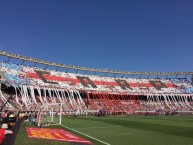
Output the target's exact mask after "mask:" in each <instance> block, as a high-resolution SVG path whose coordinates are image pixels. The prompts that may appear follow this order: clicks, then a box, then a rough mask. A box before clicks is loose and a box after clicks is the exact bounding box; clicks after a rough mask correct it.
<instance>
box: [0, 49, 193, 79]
mask: <svg viewBox="0 0 193 145" xmlns="http://www.w3.org/2000/svg"><path fill="white" fill-rule="evenodd" d="M0 55H2V56H6V57H8V60H7V62H9V60H10V58H15V59H18V60H22V64H23V62H24V61H27V62H33V63H35V64H37V63H38V64H44V65H46V67H47V66H55V67H56V70H57V69H58V68H65V69H66V72H67V71H68V69H72V70H75V71H76V72H78V71H79V70H81V71H86V72H94V73H105V76H106V74H107V73H108V74H113V75H116V74H120V75H139V76H140V75H146V76H150V75H156V76H159V75H164V76H172V75H175V76H177V75H186V76H187V75H193V72H127V71H117V70H106V69H96V68H87V67H80V66H72V65H65V64H60V63H54V62H48V61H44V60H40V59H35V58H30V57H26V56H21V55H17V54H13V53H9V52H5V51H0Z"/></svg>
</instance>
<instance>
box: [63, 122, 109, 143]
mask: <svg viewBox="0 0 193 145" xmlns="http://www.w3.org/2000/svg"><path fill="white" fill-rule="evenodd" d="M60 125H61V126H62V127H64V128H67V129H69V130H72V131H74V132H77V133H79V134H82V135H84V136H86V137H89V138H91V139H93V140H96V141H98V142H100V143H103V144H105V145H111V144H109V143H106V142H104V141H102V140H99V139H97V138H94V137H92V136H90V135H87V134H85V133H82V132H80V131H77V130H75V129H72V128H70V127H67V126H64V125H62V124H60Z"/></svg>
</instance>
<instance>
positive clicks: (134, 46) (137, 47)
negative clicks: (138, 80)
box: [0, 0, 193, 72]
mask: <svg viewBox="0 0 193 145" xmlns="http://www.w3.org/2000/svg"><path fill="white" fill-rule="evenodd" d="M0 43H1V44H2V46H3V50H4V51H8V52H12V53H16V54H20V55H24V56H29V57H33V58H38V59H43V60H46V61H53V62H58V63H63V64H68V65H76V66H83V67H91V68H100V69H111V70H123V71H147V72H151V71H157V72H158V71H161V72H165V71H166V72H167V71H193V1H192V0H33V1H32V0H17V1H15V0H0Z"/></svg>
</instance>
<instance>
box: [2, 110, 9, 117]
mask: <svg viewBox="0 0 193 145" xmlns="http://www.w3.org/2000/svg"><path fill="white" fill-rule="evenodd" d="M7 114H8V111H7V110H6V111H5V112H4V113H2V118H6V117H7Z"/></svg>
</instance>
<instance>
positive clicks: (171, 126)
mask: <svg viewBox="0 0 193 145" xmlns="http://www.w3.org/2000/svg"><path fill="white" fill-rule="evenodd" d="M26 125H27V124H26V123H24V124H23V126H22V127H21V129H20V131H19V133H18V136H17V139H16V143H15V145H69V144H70V143H65V142H58V141H51V140H43V139H34V138H33V139H32V138H28V137H27V134H26V131H25V126H26ZM49 127H51V128H62V129H64V130H67V131H69V132H72V133H74V134H76V135H78V136H81V137H82V138H85V139H86V140H89V141H91V142H93V143H94V144H95V145H108V144H111V145H193V116H167V117H165V116H152V117H151V116H128V117H64V118H63V119H62V126H56V125H54V126H49Z"/></svg>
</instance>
